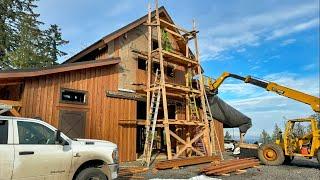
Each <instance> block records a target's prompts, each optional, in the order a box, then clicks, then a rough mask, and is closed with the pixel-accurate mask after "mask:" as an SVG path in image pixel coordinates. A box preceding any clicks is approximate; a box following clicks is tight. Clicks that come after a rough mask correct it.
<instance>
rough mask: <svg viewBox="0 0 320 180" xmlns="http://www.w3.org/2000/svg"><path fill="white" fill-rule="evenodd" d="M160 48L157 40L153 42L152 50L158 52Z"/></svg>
mask: <svg viewBox="0 0 320 180" xmlns="http://www.w3.org/2000/svg"><path fill="white" fill-rule="evenodd" d="M158 48H159V44H158V41H157V40H152V50H156V49H158Z"/></svg>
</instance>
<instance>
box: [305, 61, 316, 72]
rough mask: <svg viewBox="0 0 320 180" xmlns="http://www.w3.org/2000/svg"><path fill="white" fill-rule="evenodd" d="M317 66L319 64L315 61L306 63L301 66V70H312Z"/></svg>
mask: <svg viewBox="0 0 320 180" xmlns="http://www.w3.org/2000/svg"><path fill="white" fill-rule="evenodd" d="M317 67H318V68H319V64H317V63H311V64H307V65H305V66H303V67H302V70H304V71H310V70H313V69H315V68H317Z"/></svg>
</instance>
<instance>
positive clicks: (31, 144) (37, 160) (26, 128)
mask: <svg viewBox="0 0 320 180" xmlns="http://www.w3.org/2000/svg"><path fill="white" fill-rule="evenodd" d="M15 127H16V128H15V129H16V131H15V132H16V136H15V137H17V138H16V139H15V140H16V145H15V161H14V170H13V179H24V180H25V179H44V178H45V179H68V175H69V170H70V167H71V160H72V150H71V148H70V146H69V145H65V146H63V145H60V144H55V131H54V130H53V129H51V128H49V127H47V126H46V125H45V124H44V123H43V124H42V123H40V122H30V121H17V122H16V124H15Z"/></svg>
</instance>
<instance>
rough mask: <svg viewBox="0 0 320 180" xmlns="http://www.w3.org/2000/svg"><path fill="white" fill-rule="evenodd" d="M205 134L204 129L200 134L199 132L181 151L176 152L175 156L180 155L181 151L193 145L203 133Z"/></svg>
mask: <svg viewBox="0 0 320 180" xmlns="http://www.w3.org/2000/svg"><path fill="white" fill-rule="evenodd" d="M203 134H204V131H202V132H200V133H199V134H197V135H196V136H195V137H194V138H193V139H192V140H191V141H190V143H189V144H186V145H184V146H183V147H182V148H181V149H180V151H179V152H177V154H175V156H174V158H178V157H179V156H180V154H181V153H183V152H184V151H185V150H186V149H187V148H188V147H190V146H191V147H192V144H193V143H194V142H195V141H196V140H198V139H199V138H200V137H201V136H202V135H203Z"/></svg>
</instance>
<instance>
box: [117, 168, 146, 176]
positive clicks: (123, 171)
mask: <svg viewBox="0 0 320 180" xmlns="http://www.w3.org/2000/svg"><path fill="white" fill-rule="evenodd" d="M148 170H149V168H145V167H130V168H120V170H119V173H118V175H119V176H121V177H128V176H130V177H133V175H134V174H138V173H144V172H147V171H148Z"/></svg>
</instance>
